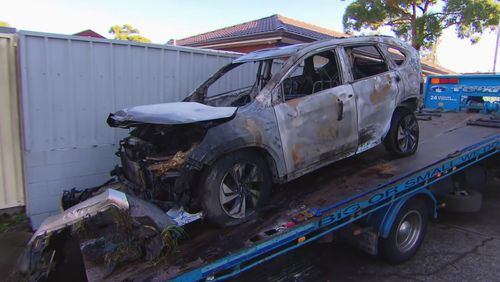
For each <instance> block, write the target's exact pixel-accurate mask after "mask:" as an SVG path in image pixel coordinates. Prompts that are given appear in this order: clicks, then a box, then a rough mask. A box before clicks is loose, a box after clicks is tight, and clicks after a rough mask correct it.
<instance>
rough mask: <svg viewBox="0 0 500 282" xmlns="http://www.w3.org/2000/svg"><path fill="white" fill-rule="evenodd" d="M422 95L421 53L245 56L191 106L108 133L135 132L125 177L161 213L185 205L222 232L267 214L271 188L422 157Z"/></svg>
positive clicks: (339, 47)
mask: <svg viewBox="0 0 500 282" xmlns="http://www.w3.org/2000/svg"><path fill="white" fill-rule="evenodd" d="M244 68H246V69H244ZM237 69H243V70H244V71H243V72H240V73H238V72H236V70H237ZM235 72H236V73H237V75H233V76H231V75H230V74H232V73H235ZM242 73H244V75H245V77H246V78H247V80H246V84H245V81H243V82H241V79H239V80H238V77H241V76H242ZM237 80H238V81H239V82H240V83H239V84H238V83H237V82H238V81H237ZM235 81H236V82H235ZM224 83H225V84H224ZM421 84H422V77H421V68H420V62H419V55H418V52H417V51H416V50H414V49H413V48H412V47H410V46H409V45H407V44H405V43H403V42H401V41H399V40H397V39H394V38H391V37H384V36H369V37H351V38H339V39H333V40H328V41H318V42H314V43H310V44H303V45H291V46H286V47H280V48H274V49H266V50H261V51H256V52H253V53H249V54H246V55H244V56H242V57H240V58H238V59H236V60H234V61H233V62H232V63H231V64H229V65H226V66H224V67H223V68H222V69H221V70H220V71H218V72H216V73H215V74H214V75H213V76H212V77H210V78H209V79H208V80H207V81H205V82H204V83H202V84H201V85H200V86H199V87H198V88H197V89H196V90H195V91H194V92H193V93H192V94H191V95H189V96H188V97H187V98H185V99H184V101H183V102H177V103H167V104H158V105H148V106H140V107H133V108H128V109H124V110H121V111H118V112H116V113H113V114H111V115H110V116H109V118H108V124H109V125H110V126H113V127H122V128H131V129H132V130H131V134H130V136H129V137H127V138H125V139H124V140H122V142H121V144H120V145H121V147H120V150H119V152H118V155H119V156H120V158H121V161H122V167H121V169H120V170H119V171H118V172H117V174H118V175H120V178H121V179H122V180H123V181H125V182H127V183H128V184H129V185H131V186H132V187H135V188H134V189H133V190H134V191H136V193H135V194H136V195H137V196H141V195H142V196H141V197H142V198H146V200H154V201H155V202H157V203H159V204H160V205H164V207H165V208H168V207H169V206H170V205H171V204H174V203H175V204H181V205H183V206H184V207H185V208H186V209H188V210H199V209H202V210H203V212H204V213H205V216H207V217H208V218H209V219H211V220H212V221H214V222H216V223H217V224H219V225H230V224H237V223H240V222H242V221H244V220H245V219H247V218H248V217H249V216H250V215H251V214H252V213H253V212H254V211H255V210H257V209H258V208H259V207H260V206H262V204H263V203H264V202H265V200H266V198H267V197H268V195H269V191H268V190H270V187H269V186H270V183H284V182H288V181H290V180H293V179H295V178H297V177H300V176H301V175H304V174H306V173H308V172H310V171H313V170H315V169H318V168H320V167H322V166H325V165H327V164H330V163H332V162H335V161H337V160H340V159H343V158H346V157H349V156H352V155H354V154H357V153H360V152H363V151H365V150H367V149H370V148H372V147H374V146H376V145H378V144H380V143H382V142H384V144H385V145H386V147H387V148H388V149H389V151H391V152H394V153H396V154H398V155H402V156H404V155H408V154H412V153H414V152H415V150H416V148H417V145H418V124H417V122H416V119H415V117H414V115H413V112H414V111H415V110H416V108H417V105H418V100H419V95H421V89H422V87H421ZM228 85H229V86H228ZM224 86H227V87H224ZM391 128H392V129H391ZM388 136H389V137H388ZM240 152H243V153H240ZM228 155H235V156H233V157H228ZM250 155H251V157H250ZM255 156H257V158H259V159H260V160H255ZM224 158H226V160H222V161H221V159H224ZM231 158H233V159H234V158H236V159H243V160H239V161H238V160H233V161H231V160H227V159H231ZM249 158H250V159H251V160H248V159H249ZM218 161H219V162H222V163H223V164H217V162H218ZM225 163H231V164H225ZM214 166H215V168H214ZM207 170H208V172H207ZM213 170H226V172H225V175H222V176H221V175H219V174H218V173H217V172H214V171H213ZM223 174H224V173H223ZM230 178H232V179H230ZM238 178H239V179H238ZM243 178H245V179H243ZM243 182H245V183H243ZM259 183H260V184H259ZM262 183H263V184H262ZM217 194H218V196H217ZM221 207H222V208H221Z"/></svg>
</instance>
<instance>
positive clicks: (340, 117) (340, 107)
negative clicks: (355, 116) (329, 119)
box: [337, 100, 344, 120]
mask: <svg viewBox="0 0 500 282" xmlns="http://www.w3.org/2000/svg"><path fill="white" fill-rule="evenodd" d="M343 118H344V101H342V100H339V115H338V116H337V120H342V119H343Z"/></svg>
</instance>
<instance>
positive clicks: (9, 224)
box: [0, 212, 29, 233]
mask: <svg viewBox="0 0 500 282" xmlns="http://www.w3.org/2000/svg"><path fill="white" fill-rule="evenodd" d="M21 230H23V231H24V230H29V223H28V218H27V217H26V215H25V214H24V213H22V212H20V213H15V214H2V215H0V233H5V232H9V231H21Z"/></svg>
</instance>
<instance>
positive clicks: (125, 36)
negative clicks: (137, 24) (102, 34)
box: [109, 24, 151, 43]
mask: <svg viewBox="0 0 500 282" xmlns="http://www.w3.org/2000/svg"><path fill="white" fill-rule="evenodd" d="M109 33H111V34H113V35H114V36H115V38H114V39H116V40H128V41H135V42H142V43H150V42H151V40H149V39H148V38H146V37H144V36H142V35H140V34H139V30H138V29H137V28H134V27H132V26H131V25H129V24H124V25H122V26H119V25H114V26H112V27H110V28H109Z"/></svg>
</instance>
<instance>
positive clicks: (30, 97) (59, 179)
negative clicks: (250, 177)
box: [19, 31, 244, 227]
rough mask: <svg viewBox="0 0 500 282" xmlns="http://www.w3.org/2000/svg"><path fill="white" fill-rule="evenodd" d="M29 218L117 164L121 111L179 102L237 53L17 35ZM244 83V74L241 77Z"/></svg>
mask: <svg viewBox="0 0 500 282" xmlns="http://www.w3.org/2000/svg"><path fill="white" fill-rule="evenodd" d="M19 51H20V52H19V56H20V68H21V88H22V119H23V137H24V148H23V149H24V161H25V162H24V165H25V172H26V192H27V199H26V202H27V203H26V206H27V213H28V215H29V216H30V217H31V219H32V223H33V225H34V227H37V226H38V225H39V224H40V222H41V220H42V219H43V218H45V217H47V216H48V215H50V214H53V213H57V212H58V207H59V202H58V201H59V199H60V196H61V193H62V191H63V190H64V189H69V188H72V187H79V188H84V187H91V186H95V185H98V184H101V183H102V182H103V181H105V180H106V179H107V178H108V177H109V174H108V173H109V171H110V170H111V169H112V168H113V167H114V166H115V165H116V164H117V161H118V159H117V158H116V156H115V155H114V152H115V151H116V150H117V146H116V144H117V142H118V140H119V139H120V138H122V137H123V136H124V135H125V134H126V131H124V130H119V129H112V128H110V127H108V126H107V125H106V122H105V121H106V118H107V115H108V114H109V113H110V112H113V111H115V110H118V109H121V108H124V107H129V106H136V105H144V104H152V103H160V102H170V101H178V100H181V99H182V98H183V97H185V96H186V95H187V94H189V93H190V92H191V91H192V90H193V89H194V87H196V86H197V85H198V84H199V83H200V82H202V81H203V80H205V79H206V78H207V77H208V76H209V75H210V74H212V73H213V72H215V71H216V70H217V69H218V68H219V67H221V66H222V65H224V64H227V63H229V62H230V61H231V60H232V59H234V58H235V57H238V56H239V54H236V53H229V52H218V51H211V50H200V49H195V48H186V47H177V46H164V45H154V44H140V43H131V42H124V41H116V40H106V39H95V38H87V37H78V36H64V35H56V34H45V33H36V32H28V31H20V32H19ZM238 77H244V76H238Z"/></svg>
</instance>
